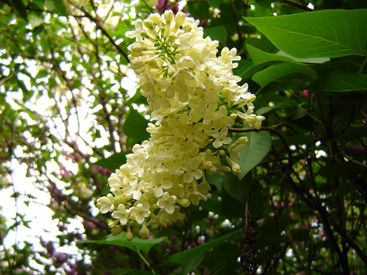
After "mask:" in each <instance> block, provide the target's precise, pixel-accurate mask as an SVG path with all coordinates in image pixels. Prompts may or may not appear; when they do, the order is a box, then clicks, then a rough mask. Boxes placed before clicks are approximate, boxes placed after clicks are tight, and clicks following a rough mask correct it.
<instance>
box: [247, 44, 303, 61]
mask: <svg viewBox="0 0 367 275" xmlns="http://www.w3.org/2000/svg"><path fill="white" fill-rule="evenodd" d="M246 48H247V51H248V53H249V55H250V57H251V60H252V63H253V65H254V66H257V65H260V64H264V63H267V62H271V61H285V62H291V63H292V62H294V63H297V64H299V62H298V61H295V60H293V59H291V58H289V57H287V56H284V55H279V54H273V53H267V52H264V51H262V50H259V49H257V48H255V47H253V46H251V45H249V44H247V45H246Z"/></svg>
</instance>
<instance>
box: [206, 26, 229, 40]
mask: <svg viewBox="0 0 367 275" xmlns="http://www.w3.org/2000/svg"><path fill="white" fill-rule="evenodd" d="M207 36H209V37H210V38H211V39H212V40H218V41H219V42H220V43H221V44H222V45H226V43H227V30H226V28H225V27H223V26H217V27H213V28H205V29H204V37H207Z"/></svg>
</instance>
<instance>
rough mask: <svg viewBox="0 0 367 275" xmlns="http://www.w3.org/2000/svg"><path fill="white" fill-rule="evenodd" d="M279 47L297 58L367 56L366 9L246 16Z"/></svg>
mask: <svg viewBox="0 0 367 275" xmlns="http://www.w3.org/2000/svg"><path fill="white" fill-rule="evenodd" d="M246 20H247V21H248V22H249V23H251V24H252V25H254V26H255V27H256V28H257V29H258V30H259V31H261V32H262V33H263V34H264V35H266V36H267V38H269V40H270V41H271V42H272V43H273V44H274V45H275V46H276V47H278V49H279V50H282V51H284V52H286V53H287V54H289V55H291V56H294V57H298V58H315V57H329V58H332V57H341V56H347V55H364V56H367V32H366V25H367V10H362V9H360V10H324V11H315V12H310V13H298V14H291V15H282V16H273V17H261V18H260V17H258V18H255V17H246Z"/></svg>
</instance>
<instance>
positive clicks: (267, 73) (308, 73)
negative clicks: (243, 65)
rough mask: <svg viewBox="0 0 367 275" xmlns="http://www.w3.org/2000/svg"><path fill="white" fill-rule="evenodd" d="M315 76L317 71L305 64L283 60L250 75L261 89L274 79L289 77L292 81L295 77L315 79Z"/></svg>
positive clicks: (280, 79) (279, 79)
mask: <svg viewBox="0 0 367 275" xmlns="http://www.w3.org/2000/svg"><path fill="white" fill-rule="evenodd" d="M285 77H287V79H285ZM317 77H318V76H317V73H316V72H315V71H314V70H313V69H311V68H310V67H308V66H306V65H303V64H294V63H288V62H287V63H286V62H284V63H279V64H274V65H271V66H269V67H267V68H265V69H264V70H262V71H260V72H257V73H256V74H254V76H253V77H252V80H253V81H255V82H256V83H258V84H259V85H260V87H261V89H263V88H264V87H265V86H267V85H268V84H270V83H271V82H275V81H282V80H289V78H291V82H294V80H297V79H304V80H315V79H317Z"/></svg>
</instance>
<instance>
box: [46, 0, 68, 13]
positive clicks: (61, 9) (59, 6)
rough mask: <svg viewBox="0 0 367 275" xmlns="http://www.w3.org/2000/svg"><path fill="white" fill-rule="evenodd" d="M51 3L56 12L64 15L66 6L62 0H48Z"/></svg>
mask: <svg viewBox="0 0 367 275" xmlns="http://www.w3.org/2000/svg"><path fill="white" fill-rule="evenodd" d="M50 1H52V3H53V6H54V7H55V9H56V11H57V13H58V14H60V15H63V16H66V7H65V4H64V2H63V1H60V0H50Z"/></svg>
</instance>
